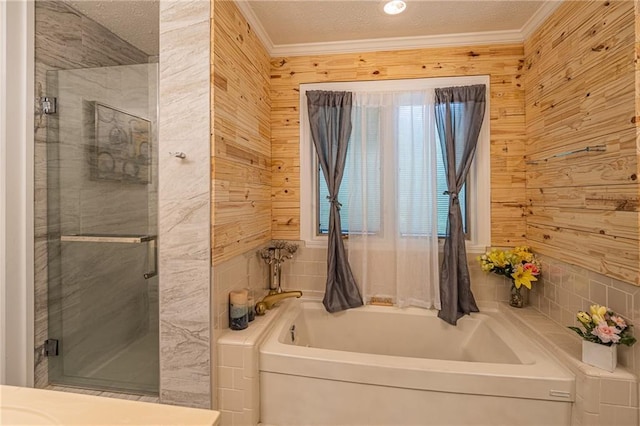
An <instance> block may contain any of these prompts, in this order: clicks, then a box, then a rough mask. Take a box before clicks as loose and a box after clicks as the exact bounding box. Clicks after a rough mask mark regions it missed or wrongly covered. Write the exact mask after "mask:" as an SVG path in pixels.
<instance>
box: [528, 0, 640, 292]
mask: <svg viewBox="0 0 640 426" xmlns="http://www.w3.org/2000/svg"><path fill="white" fill-rule="evenodd" d="M634 21H635V16H634V2H630V1H620V2H617V1H611V2H610V1H589V2H565V3H564V4H563V5H561V6H560V7H559V8H558V10H557V11H556V12H555V13H554V15H553V16H552V17H551V18H550V19H549V20H548V21H547V22H546V23H545V24H544V25H543V26H542V27H540V28H539V29H538V30H537V31H536V32H535V33H534V34H533V35H532V36H531V37H530V38H529V39H528V40H526V42H525V58H526V61H525V70H524V71H525V78H524V82H525V88H526V118H527V125H526V128H527V132H526V134H527V144H526V156H527V165H526V182H527V191H526V193H527V200H528V202H529V203H530V206H529V208H528V210H527V232H526V233H527V239H528V242H529V244H530V245H531V246H533V248H534V249H535V250H536V251H539V252H541V253H544V254H547V255H549V256H553V257H555V258H557V259H560V260H563V261H565V262H568V263H571V264H574V265H579V266H582V267H584V268H586V269H589V270H593V271H596V272H600V273H602V274H605V275H607V276H610V277H613V278H616V279H619V280H622V281H626V282H629V283H633V284H636V285H640V258H639V245H640V241H639V240H640V237H639V208H638V195H639V194H638V152H637V149H638V148H637V146H636V140H637V125H638V124H637V121H638V120H637V119H636V117H637V116H638V113H637V111H639V109H638V107H637V106H636V100H637V99H638V94H639V93H637V90H638V89H636V85H635V81H636V77H635V76H636V68H635V67H636V65H634V55H635V54H634V47H635V45H634V43H635V37H636V35H635V27H634ZM637 87H639V88H640V86H637ZM639 105H640V104H639ZM595 145H605V146H606V152H588V153H581V154H575V155H566V156H560V157H555V158H551V157H552V156H554V155H558V154H563V153H565V152H568V151H572V150H579V149H583V148H585V147H587V146H595Z"/></svg>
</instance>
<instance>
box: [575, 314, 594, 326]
mask: <svg viewBox="0 0 640 426" xmlns="http://www.w3.org/2000/svg"><path fill="white" fill-rule="evenodd" d="M577 317H578V321H580V322H581V323H583V324H585V325H587V324H590V323H591V317H590V316H589V314H588V313H586V312H583V311H580V312H578V315H577Z"/></svg>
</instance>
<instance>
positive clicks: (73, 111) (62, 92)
mask: <svg viewBox="0 0 640 426" xmlns="http://www.w3.org/2000/svg"><path fill="white" fill-rule="evenodd" d="M47 87H48V91H49V93H48V96H53V97H55V98H56V100H57V102H56V111H55V113H53V114H51V115H50V116H49V120H48V129H47V157H48V158H47V178H48V190H47V200H48V201H47V205H48V213H47V216H48V217H47V220H48V268H49V269H48V277H49V285H48V301H49V302H48V305H49V331H48V337H49V341H50V342H53V345H55V344H56V343H57V356H52V354H50V358H49V381H50V383H52V384H62V385H71V386H81V387H85V388H87V387H89V388H96V389H102V390H113V391H125V392H127V391H129V392H136V393H140V392H142V393H150V394H157V393H158V376H159V363H158V277H157V261H156V259H157V238H156V235H157V182H158V178H157V137H156V134H157V132H156V123H157V120H156V116H157V64H141V65H128V66H118V67H104V68H92V69H78V70H64V71H50V72H49V73H48V74H47ZM52 92H53V93H52Z"/></svg>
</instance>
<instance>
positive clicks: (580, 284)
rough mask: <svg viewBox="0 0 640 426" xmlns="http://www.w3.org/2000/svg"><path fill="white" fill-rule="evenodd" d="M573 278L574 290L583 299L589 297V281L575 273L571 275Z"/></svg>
mask: <svg viewBox="0 0 640 426" xmlns="http://www.w3.org/2000/svg"><path fill="white" fill-rule="evenodd" d="M571 277H572V278H571V280H572V281H573V292H574V293H575V294H577V295H578V296H580V297H582V298H583V299H588V298H589V281H587V280H586V279H584V278H583V277H580V276H578V275H576V274H575V273H574V274H572V275H571Z"/></svg>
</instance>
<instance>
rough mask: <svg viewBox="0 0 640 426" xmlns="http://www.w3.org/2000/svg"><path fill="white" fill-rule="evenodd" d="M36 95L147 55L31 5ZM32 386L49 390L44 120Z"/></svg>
mask: <svg viewBox="0 0 640 426" xmlns="http://www.w3.org/2000/svg"><path fill="white" fill-rule="evenodd" d="M35 21H36V22H35V94H36V96H47V95H48V88H47V81H46V73H47V71H50V70H62V69H76V68H88V67H107V66H115V65H133V64H143V63H147V62H148V61H149V58H148V56H147V54H146V53H144V52H142V51H140V50H139V49H137V48H135V47H134V46H132V45H130V44H128V43H126V42H124V41H123V40H122V39H120V38H119V37H117V36H115V35H114V34H112V33H111V32H110V31H108V30H107V29H106V28H104V27H103V26H101V25H99V24H97V23H96V22H94V21H92V20H91V19H89V18H87V17H85V16H83V15H82V14H80V13H79V12H77V11H75V10H74V9H72V8H71V7H70V6H68V5H67V4H65V3H63V2H62V1H55V0H47V1H36V3H35ZM35 125H36V127H35V176H34V180H35V201H34V203H35V204H34V216H35V223H34V227H35V268H34V270H35V342H34V345H35V351H36V354H35V360H36V364H35V386H36V387H39V388H42V387H44V386H46V385H47V384H48V363H47V360H46V358H43V357H42V356H41V349H40V345H41V344H42V342H43V341H44V340H45V339H46V338H47V336H48V326H47V318H48V307H47V299H48V296H47V284H48V280H49V278H48V270H47V265H48V257H49V253H48V248H49V247H48V246H49V241H48V229H47V220H48V219H47V187H48V182H47V164H48V163H47V161H48V160H47V143H46V142H47V133H46V130H47V117H46V116H45V115H40V114H36V117H35Z"/></svg>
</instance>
